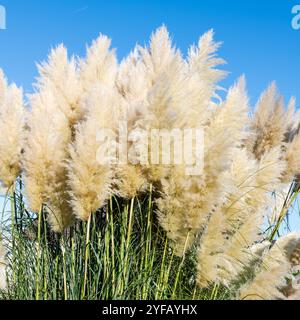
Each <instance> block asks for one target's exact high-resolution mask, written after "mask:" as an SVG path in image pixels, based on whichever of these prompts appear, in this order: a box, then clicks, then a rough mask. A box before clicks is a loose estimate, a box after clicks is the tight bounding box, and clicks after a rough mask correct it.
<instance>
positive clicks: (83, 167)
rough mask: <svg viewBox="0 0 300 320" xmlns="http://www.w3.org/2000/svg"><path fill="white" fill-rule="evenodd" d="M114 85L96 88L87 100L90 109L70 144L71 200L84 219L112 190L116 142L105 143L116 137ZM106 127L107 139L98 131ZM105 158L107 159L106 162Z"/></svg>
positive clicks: (79, 216) (79, 215)
mask: <svg viewBox="0 0 300 320" xmlns="http://www.w3.org/2000/svg"><path fill="white" fill-rule="evenodd" d="M118 97H119V96H118V95H117V94H116V91H115V90H114V89H109V88H103V87H101V86H99V87H97V88H94V91H93V92H92V94H91V96H90V97H89V99H88V100H87V102H86V103H87V109H88V110H89V113H88V115H87V117H86V120H85V121H83V122H82V123H80V124H79V125H78V126H77V127H76V140H75V141H74V143H72V145H71V147H70V160H69V162H68V171H69V174H68V176H69V185H70V189H71V191H70V194H71V203H72V206H73V208H74V211H75V214H76V216H77V217H78V218H80V219H82V220H88V219H89V217H90V215H91V214H92V213H94V212H95V211H96V210H97V209H99V208H100V207H102V206H103V205H104V203H105V201H106V200H107V199H108V198H109V196H110V194H111V187H112V184H113V178H114V172H113V169H112V166H113V164H114V161H115V159H114V158H115V156H116V155H115V154H114V153H113V151H112V150H115V148H116V146H112V145H111V144H109V143H108V144H106V143H107V142H114V141H116V129H117V125H118V124H117V119H118V115H117V114H118V107H119V103H120V102H119V99H118ZM102 130H105V136H103V138H105V139H107V140H105V141H101V140H102V139H101V140H100V139H99V137H98V134H99V133H100V132H102ZM103 159H106V161H107V162H105V163H103V162H102V161H103Z"/></svg>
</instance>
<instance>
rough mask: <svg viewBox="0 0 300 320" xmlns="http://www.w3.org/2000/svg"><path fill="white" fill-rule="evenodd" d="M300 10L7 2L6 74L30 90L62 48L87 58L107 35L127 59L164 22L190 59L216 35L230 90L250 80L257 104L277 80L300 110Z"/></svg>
mask: <svg viewBox="0 0 300 320" xmlns="http://www.w3.org/2000/svg"><path fill="white" fill-rule="evenodd" d="M296 4H300V0H251V1H250V0H247V1H241V0H202V1H201V0H198V1H196V0H172V1H171V0H164V1H163V0H160V1H158V0H151V1H150V0H143V1H142V0H139V1H138V0H123V1H121V0H111V1H108V0H105V1H104V0H60V1H58V0H49V1H46V0H26V1H24V0H0V5H4V6H5V7H6V10H7V30H0V67H1V68H3V69H4V71H5V73H6V74H7V76H8V78H9V79H10V80H14V81H16V82H17V84H18V85H22V86H23V87H24V88H25V90H26V91H30V90H31V83H32V81H33V79H34V77H35V76H36V75H37V71H36V67H35V63H36V62H38V61H42V60H44V59H45V57H46V54H47V53H48V52H49V49H50V48H51V47H52V46H55V45H57V44H59V43H61V42H63V43H64V44H65V45H66V46H67V47H68V49H69V51H70V52H71V53H74V54H78V55H83V54H84V52H85V45H86V44H87V43H90V42H91V41H92V39H94V38H96V37H97V35H98V34H99V33H100V32H101V33H104V34H106V35H108V36H110V37H111V38H112V39H113V46H114V47H116V48H117V52H118V56H119V58H120V59H121V58H122V57H124V56H125V55H126V54H128V53H129V51H130V50H131V49H132V48H133V46H134V45H135V44H136V43H137V42H138V43H140V44H144V43H146V42H147V41H148V39H149V35H150V34H151V32H152V31H153V30H154V29H155V28H157V27H159V26H160V25H161V24H163V23H164V24H165V25H166V26H167V27H168V29H169V31H170V33H171V35H172V37H173V38H174V41H175V43H176V44H177V46H178V47H179V48H180V49H182V51H183V52H184V53H186V50H187V48H188V46H189V45H190V44H192V43H195V42H197V40H198V37H199V36H200V35H201V34H202V33H204V32H205V31H207V30H208V29H210V28H214V29H215V32H216V39H217V40H220V41H223V42H224V45H223V47H222V49H221V50H220V55H221V56H222V57H224V58H225V59H226V60H227V62H228V65H227V66H226V67H225V68H226V70H228V71H230V72H231V74H230V76H229V77H228V79H227V80H225V81H224V82H223V83H222V84H223V85H224V86H226V87H227V86H229V85H230V84H231V83H232V82H233V81H234V80H235V79H236V78H237V77H239V76H240V75H241V74H243V73H244V74H245V75H246V78H247V82H248V91H249V95H250V97H251V102H252V103H254V102H255V100H256V99H257V97H258V96H259V94H260V92H261V91H262V90H263V89H264V88H265V87H266V86H267V85H268V84H269V83H270V82H271V81H272V80H276V81H277V83H278V86H279V88H280V90H281V92H282V93H283V94H284V95H285V96H286V98H288V97H289V96H291V95H295V96H296V97H298V105H300V81H299V77H300V30H298V31H297V30H294V29H292V27H291V20H292V14H291V9H292V7H293V6H294V5H296Z"/></svg>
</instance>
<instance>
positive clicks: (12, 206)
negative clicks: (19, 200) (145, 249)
mask: <svg viewBox="0 0 300 320" xmlns="http://www.w3.org/2000/svg"><path fill="white" fill-rule="evenodd" d="M10 210H11V239H12V269H13V282H14V283H15V282H16V266H15V220H16V219H15V218H16V213H15V185H14V184H13V185H12V186H11V188H10Z"/></svg>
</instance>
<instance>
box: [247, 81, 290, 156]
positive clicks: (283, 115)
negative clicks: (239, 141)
mask: <svg viewBox="0 0 300 320" xmlns="http://www.w3.org/2000/svg"><path fill="white" fill-rule="evenodd" d="M292 109H293V108H292V106H291V108H289V109H288V110H286V109H285V107H284V100H283V97H282V96H281V95H279V93H278V92H277V88H276V84H275V82H273V83H272V84H271V85H270V86H269V87H268V88H267V90H266V91H265V92H263V94H262V95H261V97H260V99H259V101H258V103H257V106H256V110H255V114H254V118H253V120H252V122H251V125H250V128H251V130H252V131H253V134H252V135H251V136H250V138H249V139H248V140H247V142H246V146H247V148H248V150H250V151H251V152H253V153H254V155H255V156H256V158H257V159H260V158H261V156H262V155H263V154H264V153H266V152H268V151H269V150H271V149H272V148H274V147H279V146H283V145H284V140H285V134H286V133H287V132H288V130H289V129H290V126H291V124H292V116H293V112H292Z"/></svg>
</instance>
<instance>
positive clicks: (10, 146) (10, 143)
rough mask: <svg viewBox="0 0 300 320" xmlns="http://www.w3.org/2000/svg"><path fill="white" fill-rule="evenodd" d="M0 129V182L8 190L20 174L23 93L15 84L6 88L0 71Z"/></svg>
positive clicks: (6, 85)
mask: <svg viewBox="0 0 300 320" xmlns="http://www.w3.org/2000/svg"><path fill="white" fill-rule="evenodd" d="M0 127H1V137H0V180H1V182H2V184H3V185H4V186H5V187H6V188H10V187H11V186H12V185H13V183H14V181H15V179H16V178H17V176H18V175H19V174H20V172H21V153H22V142H23V129H24V107H23V93H22V90H21V89H19V88H17V87H16V85H15V84H12V85H10V86H8V84H7V81H6V79H5V77H4V75H3V72H2V71H1V70H0Z"/></svg>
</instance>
